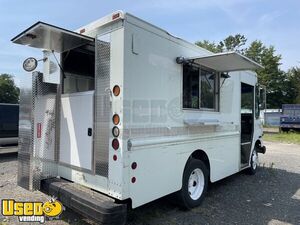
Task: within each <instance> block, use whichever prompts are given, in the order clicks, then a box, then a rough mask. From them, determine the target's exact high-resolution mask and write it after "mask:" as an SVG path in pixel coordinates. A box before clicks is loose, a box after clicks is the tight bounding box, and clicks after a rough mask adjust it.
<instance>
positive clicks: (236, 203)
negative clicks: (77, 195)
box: [0, 142, 300, 225]
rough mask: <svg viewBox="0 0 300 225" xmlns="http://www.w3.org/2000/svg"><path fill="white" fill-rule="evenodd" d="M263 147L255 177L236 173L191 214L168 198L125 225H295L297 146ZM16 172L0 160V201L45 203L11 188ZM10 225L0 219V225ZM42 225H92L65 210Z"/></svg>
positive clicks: (299, 196) (299, 203) (299, 192)
mask: <svg viewBox="0 0 300 225" xmlns="http://www.w3.org/2000/svg"><path fill="white" fill-rule="evenodd" d="M266 145H267V153H266V155H260V164H261V167H260V168H259V171H258V172H257V174H256V175H255V176H248V175H246V174H244V173H239V174H236V175H233V176H231V177H228V178H226V179H224V180H222V181H219V182H217V183H214V184H211V186H210V189H209V192H208V195H207V197H206V199H205V200H204V202H203V204H202V205H201V206H200V207H198V208H196V209H193V210H191V211H182V210H181V209H179V208H178V207H177V206H175V205H174V204H172V203H171V202H170V201H169V200H168V198H162V199H159V200H157V201H154V202H152V203H150V204H147V205H145V206H142V207H140V208H138V209H135V210H134V211H133V212H131V213H130V215H129V221H128V225H160V224H166V225H179V224H180V225H192V224H193V225H194V224H218V225H219V224H259V225H260V224H268V225H275V224H276V225H282V224H286V225H289V224H294V225H296V224H300V145H293V144H280V143H272V142H267V143H266ZM16 168H17V161H16V155H0V199H2V198H15V199H16V200H29V199H30V200H47V196H45V195H43V194H41V193H39V192H33V193H32V192H28V191H26V190H24V189H22V188H20V187H17V186H16ZM1 221H2V223H1ZM16 221H17V220H16V218H3V217H1V215H0V225H4V224H17V222H16ZM22 224H24V223H22ZM25 224H26V223H25ZM46 224H51V225H66V224H72V225H77V224H84V225H87V224H94V223H93V222H92V221H89V220H86V219H83V218H81V217H80V216H79V215H77V214H75V213H73V212H71V211H68V210H67V211H65V212H64V213H63V217H62V219H61V220H56V221H47V222H46Z"/></svg>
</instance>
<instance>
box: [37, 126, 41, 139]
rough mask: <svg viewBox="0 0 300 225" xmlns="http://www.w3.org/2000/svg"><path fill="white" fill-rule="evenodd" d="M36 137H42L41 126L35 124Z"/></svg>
mask: <svg viewBox="0 0 300 225" xmlns="http://www.w3.org/2000/svg"><path fill="white" fill-rule="evenodd" d="M36 137H37V138H41V137H42V124H41V123H37V124H36Z"/></svg>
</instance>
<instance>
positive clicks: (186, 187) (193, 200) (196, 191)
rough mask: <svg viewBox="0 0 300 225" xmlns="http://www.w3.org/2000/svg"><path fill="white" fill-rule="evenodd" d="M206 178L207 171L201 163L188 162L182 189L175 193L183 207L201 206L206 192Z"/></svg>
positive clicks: (197, 161)
mask: <svg viewBox="0 0 300 225" xmlns="http://www.w3.org/2000/svg"><path fill="white" fill-rule="evenodd" d="M208 176H209V173H208V170H207V168H206V166H205V164H204V163H203V162H202V161H200V160H197V159H190V160H189V161H188V163H187V165H186V166H185V169H184V172H183V178H182V188H181V190H180V191H179V192H178V193H177V196H178V199H179V201H180V203H181V205H182V206H183V207H185V208H188V209H190V208H194V207H196V206H199V205H200V204H201V202H202V200H203V198H204V196H205V194H206V192H207V185H208Z"/></svg>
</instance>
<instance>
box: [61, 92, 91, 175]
mask: <svg viewBox="0 0 300 225" xmlns="http://www.w3.org/2000/svg"><path fill="white" fill-rule="evenodd" d="M93 94H94V92H93V91H90V92H79V93H72V94H63V95H62V97H61V117H60V149H61V151H60V155H59V161H60V162H61V163H66V164H69V165H72V166H76V167H79V168H84V169H88V170H92V152H93V148H92V146H93V137H92V136H88V135H87V132H88V128H92V127H93V119H94V115H93V112H94V111H93V109H94V108H93V105H94V101H93V97H94V95H93Z"/></svg>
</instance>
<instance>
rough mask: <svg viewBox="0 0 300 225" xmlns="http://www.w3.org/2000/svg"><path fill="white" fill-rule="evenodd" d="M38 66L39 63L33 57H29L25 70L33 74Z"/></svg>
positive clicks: (24, 66)
mask: <svg viewBox="0 0 300 225" xmlns="http://www.w3.org/2000/svg"><path fill="white" fill-rule="evenodd" d="M37 65H38V61H37V60H36V59H35V58H33V57H29V58H27V59H25V60H24V62H23V69H24V70H25V71H27V72H32V71H34V70H35V69H36V67H37Z"/></svg>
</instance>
